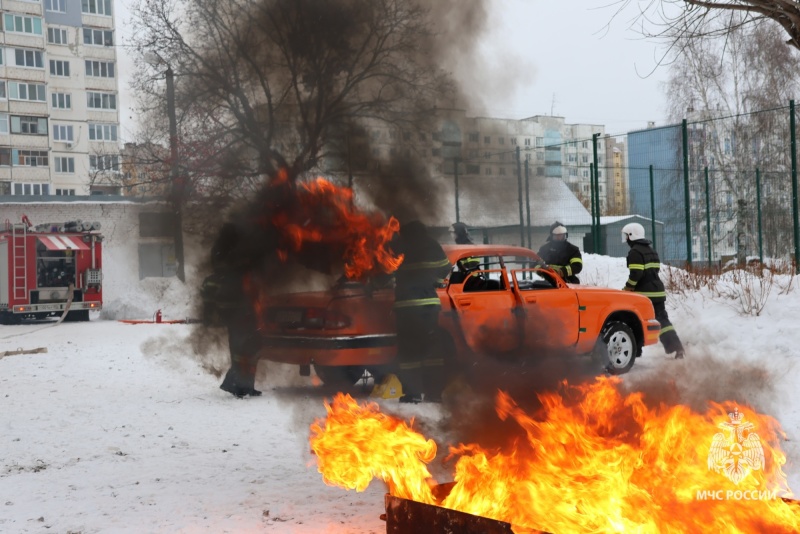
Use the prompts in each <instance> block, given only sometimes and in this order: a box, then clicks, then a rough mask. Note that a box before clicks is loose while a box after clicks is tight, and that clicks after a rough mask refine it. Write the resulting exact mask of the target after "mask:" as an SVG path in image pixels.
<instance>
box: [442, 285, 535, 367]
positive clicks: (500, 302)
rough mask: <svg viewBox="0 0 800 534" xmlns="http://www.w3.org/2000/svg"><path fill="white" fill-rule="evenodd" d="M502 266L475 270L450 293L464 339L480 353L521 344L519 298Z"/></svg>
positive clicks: (454, 286)
mask: <svg viewBox="0 0 800 534" xmlns="http://www.w3.org/2000/svg"><path fill="white" fill-rule="evenodd" d="M504 275H505V273H504V272H503V270H502V269H489V270H476V271H472V272H470V273H469V275H468V276H467V277H466V279H465V280H464V281H463V282H461V283H451V284H449V285H448V288H447V292H448V295H449V296H450V299H451V301H452V302H453V306H454V307H455V310H456V312H455V313H456V314H457V316H458V320H459V323H460V325H461V330H462V333H463V335H464V340H465V341H466V343H467V345H469V347H470V348H471V349H472V350H473V351H474V352H476V353H479V354H487V353H492V354H498V353H507V352H512V351H515V350H517V349H519V348H520V346H521V344H522V330H521V323H520V320H519V317H518V315H517V309H518V303H517V297H516V296H515V295H514V292H513V291H512V290H511V288H510V287H509V284H508V283H507V277H506V276H504Z"/></svg>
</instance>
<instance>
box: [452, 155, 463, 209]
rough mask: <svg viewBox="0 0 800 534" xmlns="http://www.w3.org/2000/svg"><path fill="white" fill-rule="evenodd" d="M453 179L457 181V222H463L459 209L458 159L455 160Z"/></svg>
mask: <svg viewBox="0 0 800 534" xmlns="http://www.w3.org/2000/svg"><path fill="white" fill-rule="evenodd" d="M453 179H454V180H455V187H456V195H455V197H456V222H461V215H460V213H459V209H458V158H457V157H455V158H453Z"/></svg>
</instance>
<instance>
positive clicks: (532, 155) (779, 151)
mask: <svg viewBox="0 0 800 534" xmlns="http://www.w3.org/2000/svg"><path fill="white" fill-rule="evenodd" d="M708 115H709V114H708V113H706V114H705V116H706V117H707V116H708ZM697 117H699V114H692V113H690V114H689V116H688V117H687V119H684V120H683V121H682V122H681V123H680V124H674V125H669V126H663V127H652V128H647V129H644V130H639V131H633V132H628V133H627V134H624V135H606V134H605V133H602V132H597V133H593V134H591V136H590V137H583V138H575V137H573V138H568V136H566V135H564V134H563V133H562V134H561V136H560V137H555V138H548V137H546V136H542V137H535V136H533V137H531V139H533V141H531V142H530V144H529V145H525V146H519V145H520V144H521V143H519V142H518V139H517V138H516V137H511V136H509V139H510V140H512V141H513V144H512V143H510V144H512V146H510V147H509V148H508V149H507V150H494V151H489V150H486V151H480V150H477V149H470V147H469V145H468V144H467V145H465V146H460V147H459V150H458V153H457V155H456V154H454V155H452V159H451V158H449V157H448V158H444V161H445V168H444V169H443V174H445V175H446V176H448V177H449V178H448V179H453V180H454V184H455V188H454V197H455V199H454V203H455V217H456V219H458V218H459V217H463V211H464V205H465V203H468V204H470V208H469V209H468V210H467V212H468V213H469V215H468V217H473V218H475V216H474V211H475V206H479V207H480V209H482V210H484V211H486V210H487V209H488V208H487V206H491V205H492V204H493V202H489V201H488V199H490V198H492V197H493V196H494V193H492V192H490V191H488V190H485V187H484V190H481V186H479V185H477V184H478V183H483V184H487V183H489V184H494V185H493V186H491V187H493V188H494V189H500V190H502V191H505V194H506V196H508V197H509V198H507V199H506V200H505V202H501V204H503V205H505V209H506V211H507V212H509V214H508V216H507V218H508V219H509V222H508V224H509V225H515V226H517V227H518V230H519V235H520V237H519V239H520V241H521V242H522V243H523V244H531V241H532V240H531V237H530V236H531V228H534V229H536V230H538V231H539V233H540V234H541V231H542V229H543V228H544V226H545V225H546V224H549V222H551V221H553V220H561V221H563V222H565V223H567V224H569V225H570V226H571V227H575V226H577V227H581V226H585V227H586V229H585V231H584V232H583V233H584V234H585V235H586V239H585V240H584V248H585V249H587V250H591V251H596V252H599V253H603V254H605V253H609V248H611V247H612V246H613V245H611V243H613V240H619V231H618V229H617V230H616V232H614V231H611V230H610V226H611V225H613V224H614V223H616V222H619V225H620V226H621V225H622V224H624V222H625V221H626V220H633V219H632V218H635V220H637V221H638V222H642V223H643V224H644V225H645V227H646V229H647V233H648V237H650V238H652V239H653V240H654V242H655V246H656V248H657V250H658V251H659V253H660V255H661V258H662V260H663V261H665V262H668V263H672V264H675V265H683V266H690V267H691V266H695V267H704V266H705V267H713V268H719V267H726V266H729V265H733V264H739V265H741V264H744V263H746V262H748V261H753V260H755V259H758V260H760V261H761V262H775V261H785V262H790V263H794V265H795V266H797V265H800V261H798V260H799V259H800V256H799V254H800V246H799V245H798V237H799V236H800V232H799V231H798V199H797V157H796V153H797V150H796V132H797V128H796V121H795V106H794V101H792V102H790V103H789V105H788V106H784V107H778V108H774V109H769V110H762V111H758V112H753V113H748V114H740V115H735V116H717V117H714V118H711V119H708V118H703V119H698V118H697ZM486 139H487V140H488V139H489V138H488V137H487V138H486ZM564 139H567V140H566V141H565V140H564ZM513 145H517V146H513ZM464 156H466V157H464ZM501 169H502V170H501ZM495 174H499V176H494V175H495ZM490 176H491V179H489V177H490ZM501 183H502V185H500V184H501ZM559 184H560V185H559ZM564 191H567V192H568V193H569V194H568V195H566V196H565V195H564V194H563V193H564ZM512 197H514V198H513V203H512ZM568 197H569V198H568ZM570 199H571V200H570ZM576 200H577V202H575V201H576ZM512 207H518V213H515V212H516V210H512ZM531 213H533V215H531ZM636 216H638V217H636ZM489 219H491V217H490V218H489ZM492 220H495V221H496V220H499V218H498V217H497V216H495V217H494V219H492ZM470 222H471V221H470ZM570 232H571V233H572V228H570ZM539 237H541V236H539Z"/></svg>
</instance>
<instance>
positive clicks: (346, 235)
mask: <svg viewBox="0 0 800 534" xmlns="http://www.w3.org/2000/svg"><path fill="white" fill-rule="evenodd" d="M267 187H268V188H271V189H273V190H274V192H275V193H277V194H276V195H270V196H271V197H272V198H278V199H280V200H281V201H280V202H279V203H275V205H274V206H267V210H266V211H265V213H267V214H268V215H266V216H265V217H263V218H262V219H261V221H260V222H261V224H266V225H269V226H271V227H273V228H275V229H276V230H277V231H278V234H279V240H278V247H277V250H276V252H277V254H278V257H279V258H280V259H281V261H284V262H285V261H287V260H289V259H290V258H291V257H292V256H293V255H296V254H298V253H300V252H301V251H302V250H303V248H304V247H306V246H307V245H309V244H311V243H315V244H322V245H324V246H325V247H326V248H328V249H330V250H334V251H336V254H335V255H334V257H336V258H337V259H340V260H341V262H342V263H343V269H344V274H345V276H346V277H347V278H349V279H352V280H359V279H362V278H364V277H366V276H369V275H370V274H371V273H374V272H376V271H377V272H384V273H390V272H393V271H395V270H397V267H399V265H400V263H401V262H402V256H397V255H394V254H393V253H392V251H391V249H390V248H389V242H390V241H391V239H392V237H393V236H394V234H396V233H397V231H398V230H399V228H400V223H399V222H398V221H397V219H395V218H394V217H389V218H388V219H387V218H386V217H385V216H384V215H382V214H381V213H379V212H377V211H372V212H367V211H364V210H361V209H359V208H358V207H357V206H355V203H354V200H353V191H352V189H350V188H347V187H341V186H337V185H335V184H334V183H332V182H330V181H328V180H326V179H324V178H321V177H318V178H315V179H313V180H311V181H300V180H297V178H296V177H292V176H291V175H290V174H289V173H288V171H287V170H286V169H281V170H280V171H279V172H278V173H277V174H276V175H275V176H274V177H273V178H272V179H271V180H270V182H269V184H268V185H267Z"/></svg>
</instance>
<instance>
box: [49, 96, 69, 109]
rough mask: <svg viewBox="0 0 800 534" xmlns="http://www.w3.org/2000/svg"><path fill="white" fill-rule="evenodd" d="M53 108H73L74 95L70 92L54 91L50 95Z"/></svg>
mask: <svg viewBox="0 0 800 534" xmlns="http://www.w3.org/2000/svg"><path fill="white" fill-rule="evenodd" d="M50 103H51V104H52V105H53V109H72V95H71V94H69V93H53V94H52V95H50Z"/></svg>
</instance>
